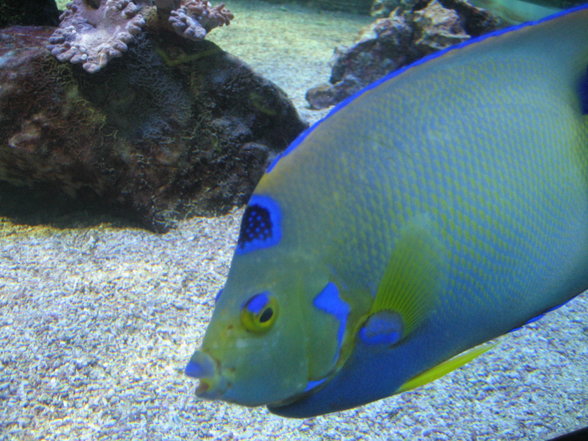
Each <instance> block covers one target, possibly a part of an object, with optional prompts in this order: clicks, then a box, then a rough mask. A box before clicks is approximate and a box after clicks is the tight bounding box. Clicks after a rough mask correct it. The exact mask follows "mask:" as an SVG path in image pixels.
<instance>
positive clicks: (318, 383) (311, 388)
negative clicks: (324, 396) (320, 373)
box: [304, 378, 327, 392]
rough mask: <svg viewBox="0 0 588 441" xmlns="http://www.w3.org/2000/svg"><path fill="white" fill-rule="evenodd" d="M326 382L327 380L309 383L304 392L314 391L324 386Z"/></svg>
mask: <svg viewBox="0 0 588 441" xmlns="http://www.w3.org/2000/svg"><path fill="white" fill-rule="evenodd" d="M325 381H327V379H326V378H322V379H320V380H316V381H309V382H308V384H307V385H306V388H305V389H304V392H308V391H309V390H313V389H314V388H316V387H318V386H320V385H321V384H323V383H324V382H325Z"/></svg>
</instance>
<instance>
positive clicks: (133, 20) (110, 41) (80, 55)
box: [48, 0, 145, 72]
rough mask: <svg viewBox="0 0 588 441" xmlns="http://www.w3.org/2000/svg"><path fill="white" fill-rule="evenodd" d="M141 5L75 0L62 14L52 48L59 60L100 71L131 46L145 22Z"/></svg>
mask: <svg viewBox="0 0 588 441" xmlns="http://www.w3.org/2000/svg"><path fill="white" fill-rule="evenodd" d="M139 11H140V8H139V7H138V6H137V5H135V3H133V2H132V1H130V0H74V1H73V2H72V3H68V5H67V10H66V11H65V12H64V13H63V14H62V15H61V17H60V20H61V24H60V25H59V28H58V29H56V30H55V32H54V33H53V35H52V36H51V38H50V39H49V43H50V44H49V45H48V48H49V49H50V50H51V53H52V54H53V55H54V56H55V57H56V58H57V59H58V60H59V61H70V62H71V63H74V64H76V63H82V66H83V68H84V69H85V70H86V71H88V72H97V71H99V70H100V69H102V68H103V67H104V66H106V64H107V63H108V62H109V61H110V60H111V59H112V58H115V57H120V56H121V55H122V53H123V52H126V50H127V49H128V46H127V44H128V43H129V42H131V41H132V40H133V39H134V37H135V36H136V35H137V34H138V33H139V32H141V29H142V28H143V26H144V25H145V19H144V17H143V15H141V14H140V13H139Z"/></svg>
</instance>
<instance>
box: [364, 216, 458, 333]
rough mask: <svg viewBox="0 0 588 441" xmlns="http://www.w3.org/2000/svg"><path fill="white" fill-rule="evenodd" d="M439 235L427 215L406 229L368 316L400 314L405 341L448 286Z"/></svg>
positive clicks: (413, 221)
mask: <svg viewBox="0 0 588 441" xmlns="http://www.w3.org/2000/svg"><path fill="white" fill-rule="evenodd" d="M436 233H437V232H436V230H435V228H434V224H433V222H432V221H431V219H430V218H429V216H427V215H419V216H416V217H414V218H413V219H411V221H410V222H409V223H408V225H406V226H405V227H404V228H403V230H402V231H401V232H400V237H399V238H398V241H397V242H396V245H395V247H394V250H393V251H392V255H391V256H390V260H389V263H388V267H387V268H386V271H385V273H384V276H383V277H382V280H381V281H380V285H379V286H378V292H377V293H376V298H375V299H374V302H373V304H372V307H371V310H370V313H369V315H370V316H371V315H373V314H375V313H378V312H380V311H394V312H397V313H398V314H400V317H402V321H403V332H402V334H403V335H402V337H405V336H406V335H408V334H410V333H411V332H412V331H413V330H414V329H415V328H416V327H417V326H418V325H419V324H420V323H422V321H423V320H424V319H425V318H426V315H427V313H428V312H429V311H430V310H431V309H432V308H433V306H434V301H435V298H436V296H437V295H438V294H439V293H440V291H441V290H442V289H443V287H444V285H445V284H444V282H443V280H444V278H445V276H446V270H445V263H446V262H447V260H448V259H447V258H446V256H445V252H444V251H445V250H444V247H443V245H442V244H441V241H440V240H439V239H438V235H437V234H436Z"/></svg>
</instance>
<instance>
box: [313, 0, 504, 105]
mask: <svg viewBox="0 0 588 441" xmlns="http://www.w3.org/2000/svg"><path fill="white" fill-rule="evenodd" d="M392 3H393V4H394V5H395V6H396V9H394V10H393V11H392V12H391V13H390V15H389V16H387V17H385V18H379V19H377V20H376V21H375V22H374V23H372V24H371V25H369V26H368V27H366V28H365V29H364V30H363V31H362V32H361V33H360V35H359V37H358V39H357V41H356V43H355V44H354V45H353V46H351V47H338V48H336V49H335V53H334V56H333V60H332V66H333V67H332V71H331V77H330V79H329V83H328V84H321V85H319V86H317V87H314V88H312V89H310V90H308V91H307V93H306V99H307V101H308V102H309V104H310V107H311V108H314V109H322V108H325V107H328V106H331V105H334V104H336V103H338V102H340V101H342V100H343V99H345V98H347V97H349V96H351V95H352V94H354V93H356V92H358V91H360V90H361V89H363V88H364V87H365V86H367V85H369V84H370V83H372V82H374V81H376V80H378V79H380V78H382V77H384V76H385V75H387V74H388V73H390V72H393V71H395V70H397V69H399V68H401V67H403V66H406V65H408V64H410V63H413V62H414V61H416V60H418V59H420V58H422V57H424V56H426V55H429V54H431V53H433V52H435V51H438V50H441V49H445V48H447V47H449V46H452V45H455V44H458V43H461V42H464V41H466V40H468V39H469V38H471V37H474V36H479V35H481V34H483V33H486V32H490V31H493V30H495V29H497V28H498V27H499V26H500V22H499V21H498V20H496V19H494V18H493V16H492V15H491V14H490V13H488V12H487V11H485V10H483V9H480V8H476V7H474V6H472V5H470V4H469V3H468V2H467V1H465V0H439V1H437V0H432V1H426V2H424V1H422V0H420V1H419V0H401V1H396V2H392Z"/></svg>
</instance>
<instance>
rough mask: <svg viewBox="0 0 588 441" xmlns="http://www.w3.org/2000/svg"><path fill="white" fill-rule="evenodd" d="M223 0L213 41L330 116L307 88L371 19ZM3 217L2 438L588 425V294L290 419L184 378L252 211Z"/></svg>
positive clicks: (344, 434)
mask: <svg viewBox="0 0 588 441" xmlns="http://www.w3.org/2000/svg"><path fill="white" fill-rule="evenodd" d="M59 3H60V6H62V5H63V3H64V2H59ZM227 6H228V7H229V8H230V9H231V10H232V11H233V13H234V14H235V19H234V21H233V22H232V23H231V25H230V26H229V27H227V28H219V29H215V30H214V31H213V32H211V34H210V35H209V36H208V37H207V38H208V39H209V40H211V41H214V42H216V43H217V44H219V45H220V46H221V47H222V48H223V49H224V50H226V51H228V52H230V53H232V54H234V55H236V56H238V57H240V58H241V59H243V60H244V61H246V62H247V63H248V64H250V65H251V66H252V67H253V68H254V69H255V70H256V71H257V72H259V73H260V74H262V75H263V76H265V77H267V78H268V79H270V80H272V81H274V82H275V83H276V84H277V85H278V86H280V87H281V88H283V89H284V90H285V91H286V92H287V94H288V95H289V96H290V97H291V99H292V100H293V102H294V103H295V105H296V107H297V108H298V110H299V112H300V114H301V115H302V117H303V118H304V119H307V120H309V121H316V120H318V119H320V118H321V117H323V116H324V115H325V113H326V110H324V111H311V110H309V109H308V108H307V104H306V101H305V99H304V94H305V92H306V90H307V89H308V88H310V87H312V86H314V85H316V84H317V83H320V82H324V81H326V80H327V79H328V77H329V75H330V67H329V59H330V57H331V55H332V53H333V48H334V47H335V46H338V45H341V44H351V43H352V41H353V39H354V37H355V35H356V33H357V32H358V31H359V30H360V29H361V27H362V26H364V25H366V24H368V23H369V22H371V20H372V19H371V18H370V17H369V16H367V15H357V14H350V13H345V12H338V11H325V10H320V9H317V8H316V7H309V6H308V5H298V4H293V3H267V2H261V1H249V0H248V1H239V0H237V1H232V2H230V3H228V5H227ZM15 195H16V196H18V198H20V199H21V201H20V205H22V207H27V206H28V211H29V212H30V211H31V210H33V209H34V208H35V207H30V200H29V198H31V196H30V195H28V194H27V193H26V192H16V191H13V190H12V189H10V188H7V187H2V189H1V191H0V205H2V204H4V201H7V200H8V199H11V198H14V196H15ZM11 204H12V205H11V206H14V200H13V199H11ZM16 208H19V207H16ZM0 214H1V216H0V440H1V441H5V440H6V441H8V440H10V441H13V440H14V441H16V440H18V441H21V440H22V441H29V440H51V441H53V440H170V441H175V440H223V441H229V440H272V439H276V440H278V439H279V440H283V439H290V440H468V441H469V440H472V441H473V440H477V441H480V440H547V439H550V438H551V437H553V436H555V435H558V434H562V433H565V432H569V431H571V430H574V429H577V428H580V427H584V426H587V425H588V296H587V295H586V294H583V295H581V296H579V297H577V298H576V299H574V300H573V301H571V302H569V303H568V304H567V305H565V306H564V307H562V308H560V309H559V310H557V311H555V312H552V313H549V314H548V315H547V316H546V317H545V318H543V319H541V320H540V321H538V322H534V323H532V324H530V325H527V326H526V327H524V328H523V329H521V330H519V331H516V332H514V333H512V334H509V335H507V336H504V337H502V338H500V339H498V341H497V343H498V345H497V346H496V348H495V349H493V350H492V351H491V352H489V353H487V354H485V355H484V356H482V357H480V358H478V359H476V360H474V361H473V362H472V363H470V364H468V365H467V366H465V367H464V368H462V369H459V370H458V371H456V372H453V373H451V374H450V375H447V376H446V377H444V378H442V379H440V380H438V381H436V382H434V383H432V384H429V385H426V386H424V387H422V388H420V389H417V390H414V391H410V392H407V393H404V394H401V395H398V396H394V397H391V398H388V399H384V400H381V401H379V402H376V403H371V404H369V405H366V406H363V407H360V408H357V409H352V410H349V411H345V412H340V413H336V414H331V415H326V416H321V417H315V418H309V419H304V420H288V419H284V418H280V417H277V416H275V415H272V414H270V413H269V412H268V411H267V410H266V409H265V408H255V409H249V408H243V407H239V406H234V405H230V404H226V403H221V402H206V401H198V400H197V399H196V398H195V395H194V389H195V382H194V381H193V380H191V379H190V378H187V377H186V376H184V374H183V369H184V367H185V365H186V362H187V360H188V359H189V357H190V355H191V354H192V352H193V350H194V349H195V348H196V347H198V346H199V345H200V343H201V340H202V336H203V334H204V330H205V328H206V325H207V323H208V321H209V319H210V315H211V312H212V307H213V302H214V296H215V294H216V293H217V292H218V290H219V289H220V288H221V287H222V285H223V283H224V280H225V277H226V275H227V272H228V268H229V264H230V258H231V255H232V251H233V248H234V244H235V243H236V239H237V233H238V226H239V220H240V216H241V214H242V209H238V210H235V211H234V212H233V213H231V214H229V215H227V216H223V217H219V218H192V219H186V220H183V221H181V222H180V223H179V225H178V227H177V228H175V229H173V230H171V231H170V232H168V233H165V234H155V233H152V232H149V231H146V230H145V229H142V228H139V227H138V226H137V225H135V224H132V223H130V222H129V221H127V220H125V219H124V218H123V217H114V216H111V215H108V214H104V212H96V211H94V210H89V209H86V208H84V207H79V206H74V207H71V208H69V209H65V210H61V211H59V212H57V213H49V214H44V215H43V214H41V215H38V214H32V215H30V214H28V215H18V216H14V215H12V213H11V212H10V211H9V210H8V211H7V210H6V209H3V210H2V211H1V213H0Z"/></svg>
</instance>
